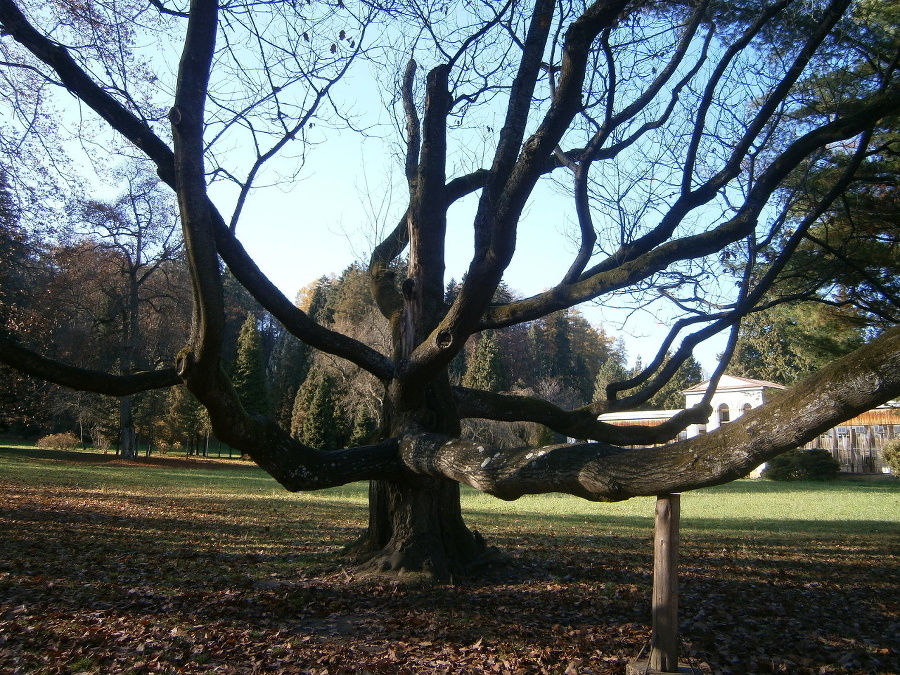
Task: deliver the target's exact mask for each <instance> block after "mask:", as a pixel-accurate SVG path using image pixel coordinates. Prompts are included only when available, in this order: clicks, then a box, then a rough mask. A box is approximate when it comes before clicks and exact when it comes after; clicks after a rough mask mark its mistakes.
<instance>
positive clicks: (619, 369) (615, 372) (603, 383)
mask: <svg viewBox="0 0 900 675" xmlns="http://www.w3.org/2000/svg"><path fill="white" fill-rule="evenodd" d="M628 375H629V373H628V370H627V369H626V368H625V364H624V354H621V355H620V354H613V355H612V356H610V357H609V358H608V359H606V361H604V362H603V365H602V366H600V370H598V371H597V378H596V380H595V381H594V400H595V401H605V400H606V399H607V393H606V387H607V386H609V384H610V383H611V382H621V381H622V380H624V379H626V378H627V377H628Z"/></svg>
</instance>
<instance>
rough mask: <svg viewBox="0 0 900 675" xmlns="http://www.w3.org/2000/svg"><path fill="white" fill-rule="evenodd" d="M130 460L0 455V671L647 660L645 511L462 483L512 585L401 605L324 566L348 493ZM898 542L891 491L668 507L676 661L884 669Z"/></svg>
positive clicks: (465, 669) (353, 527)
mask: <svg viewBox="0 0 900 675" xmlns="http://www.w3.org/2000/svg"><path fill="white" fill-rule="evenodd" d="M152 462H153V463H137V464H135V463H124V462H121V461H118V460H117V459H116V458H115V457H114V456H112V455H102V454H82V453H67V452H53V451H40V450H35V449H33V448H21V447H18V448H17V447H2V446H0V672H10V673H29V674H31V673H57V672H71V673H74V672H87V673H119V672H121V673H150V672H166V673H168V672H171V673H176V672H188V673H200V672H230V671H228V669H229V668H236V670H234V672H254V669H256V670H260V671H265V672H284V673H293V672H296V673H315V674H316V675H322V674H323V673H325V672H328V673H356V672H362V671H361V670H359V669H360V668H363V665H360V664H364V670H366V671H367V672H371V673H382V672H384V673H395V672H413V673H416V675H419V674H424V673H469V672H494V673H502V672H505V671H508V672H510V673H517V672H521V673H531V672H535V673H539V672H542V669H543V670H544V671H546V672H548V673H563V672H567V673H573V672H574V673H579V674H581V675H590V674H594V675H596V674H598V673H603V674H609V675H621V673H623V672H624V664H625V663H626V662H627V660H628V659H629V658H631V657H633V656H635V655H636V653H637V652H638V651H639V650H640V649H641V647H642V646H645V644H646V640H647V638H648V635H649V591H650V584H651V577H650V569H651V562H652V558H651V539H652V528H653V510H654V500H653V499H652V498H643V499H632V500H629V501H626V502H622V503H615V504H602V503H591V502H587V501H584V500H581V499H577V498H574V497H569V496H564V495H555V494H554V495H542V496H532V497H525V498H522V499H519V500H517V501H514V502H504V501H501V500H497V499H494V498H492V497H489V496H487V495H483V494H479V493H476V492H475V491H473V490H470V489H468V488H464V489H463V510H464V513H465V516H466V519H467V521H468V522H469V523H470V525H471V526H473V527H475V528H477V529H478V530H479V531H480V532H482V533H483V534H484V535H485V537H486V538H487V540H488V541H489V542H490V543H492V544H495V545H497V546H498V547H500V548H501V549H502V550H504V551H506V552H508V553H509V554H510V555H511V557H512V560H513V563H514V565H513V568H512V569H515V570H518V572H517V573H516V575H514V576H513V577H510V581H507V582H503V583H499V584H498V583H497V582H496V580H494V581H493V582H491V583H486V584H481V583H479V582H478V581H477V580H471V581H465V582H457V583H456V584H454V585H453V586H450V587H442V588H435V589H422V588H419V589H411V588H409V589H408V588H405V587H402V586H396V585H393V584H390V583H378V582H371V581H368V582H367V581H362V580H359V579H355V578H354V576H353V573H352V567H351V566H349V564H348V563H347V561H345V560H344V559H343V558H342V557H341V550H342V548H343V547H344V546H345V545H346V544H348V543H349V542H351V541H353V539H354V538H355V537H356V536H358V535H359V533H360V532H361V530H362V528H363V527H364V526H365V523H366V517H367V514H366V502H367V487H366V485H364V484H354V485H348V486H344V487H340V488H334V489H330V490H324V491H321V492H317V493H300V494H291V493H288V492H286V491H284V490H283V489H282V488H281V487H280V486H278V485H277V484H276V483H275V482H274V481H273V480H272V479H271V478H269V477H268V476H267V475H265V474H264V473H263V472H262V471H260V470H259V469H258V468H256V467H255V466H254V465H252V464H249V463H246V462H239V461H231V462H226V461H221V462H219V461H205V462H203V461H201V462H197V463H194V464H192V465H191V466H186V463H185V462H183V461H177V462H176V461H172V460H169V459H161V458H156V459H152ZM898 542H900V481H897V480H893V479H890V478H884V479H880V480H874V481H862V480H839V481H835V482H831V483H793V484H792V483H773V482H768V481H749V480H744V481H737V482H735V483H731V484H729V485H725V486H720V487H716V488H710V489H705V490H698V491H695V492H691V493H686V494H684V495H682V556H681V559H682V564H681V569H682V575H681V578H682V582H681V586H682V589H681V616H682V619H681V627H682V634H683V642H684V645H683V650H684V652H685V654H686V657H687V658H689V659H691V662H692V665H694V666H695V668H696V669H697V671H698V672H703V673H719V672H722V673H727V672H744V673H753V672H764V673H769V672H785V673H800V674H803V675H805V674H809V675H812V674H816V675H827V674H829V673H841V674H845V673H854V674H862V673H879V674H885V673H897V672H900V649H898V645H900V641H897V640H895V639H894V638H895V637H896V635H897V632H898V627H900V543H898ZM274 645H278V647H277V649H276V648H275V647H274ZM286 655H287V656H286ZM288 656H289V657H290V658H288ZM453 664H457V665H453ZM476 665H477V668H476ZM404 668H405V669H406V670H404Z"/></svg>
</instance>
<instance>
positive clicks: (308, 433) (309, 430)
mask: <svg viewBox="0 0 900 675" xmlns="http://www.w3.org/2000/svg"><path fill="white" fill-rule="evenodd" d="M300 441H301V442H302V443H305V444H306V445H308V446H310V447H313V448H319V449H320V450H336V449H337V448H338V447H339V441H338V429H337V416H336V414H335V401H334V396H333V394H332V382H331V378H330V377H328V376H327V375H324V376H323V377H321V378H319V380H318V386H317V387H316V388H315V392H314V394H313V397H312V400H311V401H310V404H309V409H308V411H307V414H306V419H305V420H304V421H303V431H302V432H301V434H300Z"/></svg>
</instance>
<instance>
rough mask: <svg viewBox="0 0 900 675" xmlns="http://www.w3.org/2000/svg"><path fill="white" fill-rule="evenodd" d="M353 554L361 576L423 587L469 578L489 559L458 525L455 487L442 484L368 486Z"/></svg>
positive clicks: (474, 534)
mask: <svg viewBox="0 0 900 675" xmlns="http://www.w3.org/2000/svg"><path fill="white" fill-rule="evenodd" d="M355 553H356V555H357V559H358V560H359V561H360V563H361V567H360V571H362V572H363V573H369V574H388V575H392V574H396V575H400V576H402V577H406V578H412V579H423V580H427V581H450V580H452V579H453V578H454V577H461V576H468V575H471V574H473V573H474V572H475V571H476V570H477V568H478V567H479V566H481V565H483V564H485V563H486V562H487V560H488V559H489V558H490V556H489V551H488V550H487V548H486V546H485V543H484V539H483V538H482V537H481V535H480V534H478V533H477V532H472V531H471V530H469V528H468V527H466V524H465V522H463V518H462V512H461V509H460V501H459V483H457V482H455V481H451V480H448V479H444V478H425V479H424V480H417V481H415V482H414V483H396V482H388V481H372V483H371V484H370V488H369V528H368V531H367V532H366V536H365V538H364V540H363V542H362V543H361V544H360V546H359V547H358V548H357V549H356V551H355Z"/></svg>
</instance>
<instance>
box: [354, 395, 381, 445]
mask: <svg viewBox="0 0 900 675" xmlns="http://www.w3.org/2000/svg"><path fill="white" fill-rule="evenodd" d="M377 429H378V422H377V420H376V419H375V417H374V416H373V415H372V412H371V411H370V410H369V406H367V405H366V404H365V403H364V402H361V403H360V404H359V406H357V408H356V415H354V417H353V431H352V432H351V433H350V440H349V441H348V442H347V444H348V445H350V446H354V445H367V444H369V443H372V442H374V438H373V436H374V434H375V431H376V430H377Z"/></svg>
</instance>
